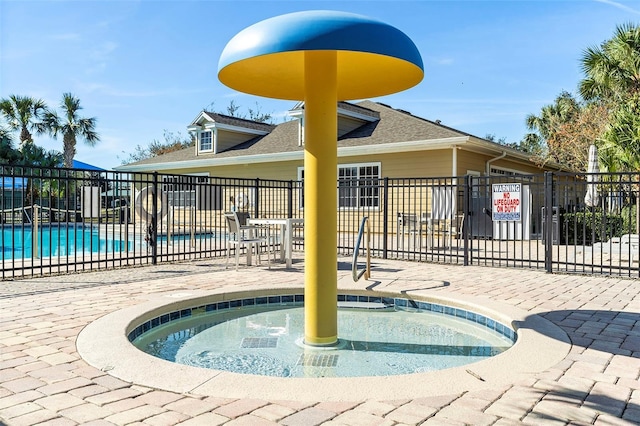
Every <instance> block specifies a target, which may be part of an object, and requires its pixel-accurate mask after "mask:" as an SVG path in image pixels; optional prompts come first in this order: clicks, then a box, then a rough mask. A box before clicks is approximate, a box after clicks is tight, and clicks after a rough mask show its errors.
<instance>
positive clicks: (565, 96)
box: [526, 91, 580, 140]
mask: <svg viewBox="0 0 640 426" xmlns="http://www.w3.org/2000/svg"><path fill="white" fill-rule="evenodd" d="M579 111H580V103H579V102H578V101H577V100H576V99H575V98H574V97H573V95H572V94H571V93H569V92H566V91H563V92H561V93H560V94H559V95H558V96H557V97H556V99H555V101H554V102H553V104H551V105H545V106H544V107H542V109H541V110H540V115H533V114H529V115H528V116H527V117H526V124H527V127H528V128H529V130H533V131H537V132H538V133H539V134H540V136H542V138H544V139H545V140H548V139H549V137H551V135H552V134H553V132H554V131H555V130H556V128H557V127H558V126H559V125H561V124H563V123H566V122H567V121H570V120H571V119H572V118H573V117H574V116H575V115H576V113H578V112H579Z"/></svg>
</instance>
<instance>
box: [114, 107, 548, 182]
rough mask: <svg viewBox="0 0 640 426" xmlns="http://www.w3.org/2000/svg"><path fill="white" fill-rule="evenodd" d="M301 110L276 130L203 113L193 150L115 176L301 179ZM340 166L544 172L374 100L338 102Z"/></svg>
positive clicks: (379, 173) (423, 173)
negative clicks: (151, 174) (149, 174)
mask: <svg viewBox="0 0 640 426" xmlns="http://www.w3.org/2000/svg"><path fill="white" fill-rule="evenodd" d="M303 111H304V105H303V104H302V103H298V104H297V105H296V106H295V107H294V108H293V109H292V110H291V111H290V116H291V118H292V120H290V121H286V122H284V123H281V124H279V125H270V124H265V123H258V122H254V121H250V120H244V119H239V118H236V117H229V116H225V115H222V114H216V113H211V112H206V111H202V112H201V113H200V114H199V115H198V116H197V117H196V119H195V120H194V121H193V122H192V123H191V124H190V125H189V126H188V130H189V131H190V132H192V133H193V134H194V135H195V136H196V147H195V148H186V149H183V150H180V151H176V152H171V153H168V154H165V155H162V156H158V157H154V158H148V159H145V160H142V161H139V162H135V163H130V164H127V165H123V166H119V167H118V168H117V170H120V171H131V172H135V171H140V172H149V171H158V172H162V173H177V174H191V175H204V176H225V177H238V178H261V179H282V180H291V179H293V180H298V179H300V178H301V177H302V169H303V156H304V114H303ZM338 166H339V168H340V169H345V168H349V169H357V170H356V173H357V175H358V176H361V175H362V174H363V173H366V174H372V175H374V176H376V177H401V178H409V177H430V176H462V175H466V174H471V175H478V176H480V175H489V174H511V173H540V172H542V171H543V169H541V168H540V167H538V166H536V165H535V164H533V163H532V162H531V161H530V156H529V155H528V154H526V153H523V152H520V151H518V150H515V149H511V148H508V147H505V146H503V145H500V144H497V143H494V142H491V141H488V140H486V139H482V138H479V137H476V136H473V135H470V134H468V133H465V132H462V131H459V130H456V129H453V128H451V127H447V126H445V125H443V124H442V123H440V122H439V121H436V122H433V121H430V120H426V119H424V118H421V117H417V116H415V115H412V114H411V113H409V112H407V111H403V110H399V109H394V108H391V107H390V106H388V105H384V104H381V103H377V102H372V101H361V102H358V103H347V102H340V103H339V105H338ZM550 167H551V169H554V168H553V166H547V169H549V168H550ZM555 169H557V168H555Z"/></svg>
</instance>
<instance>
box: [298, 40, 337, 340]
mask: <svg viewBox="0 0 640 426" xmlns="http://www.w3.org/2000/svg"><path fill="white" fill-rule="evenodd" d="M336 62H337V52H336V51H328V50H320V51H316V50H310V51H306V52H305V97H304V101H305V104H304V111H305V117H304V123H305V132H304V134H305V140H304V237H305V239H304V247H305V276H304V282H305V284H304V314H305V322H304V324H305V330H304V341H305V343H306V344H308V345H313V346H327V345H333V344H335V343H336V342H337V341H338V304H337V294H338V274H337V262H338V255H337V248H336V247H337V243H338V241H337V195H336V188H337V186H336V183H337V167H338V160H337V146H338V143H337V137H338V136H337V133H338V127H337V126H338V124H337V102H338V100H337V84H336V81H337V77H336V76H337V69H336Z"/></svg>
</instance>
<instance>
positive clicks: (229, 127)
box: [204, 121, 269, 136]
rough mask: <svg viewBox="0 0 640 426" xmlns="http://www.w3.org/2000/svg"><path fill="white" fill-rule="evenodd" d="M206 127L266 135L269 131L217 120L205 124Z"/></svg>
mask: <svg viewBox="0 0 640 426" xmlns="http://www.w3.org/2000/svg"><path fill="white" fill-rule="evenodd" d="M204 127H205V129H218V130H226V131H228V132H234V133H244V134H250V135H259V136H262V135H266V134H268V133H269V132H268V131H266V130H258V129H250V128H248V127H242V126H232V125H230V124H223V123H218V122H215V121H213V122H210V123H207V124H205V125H204Z"/></svg>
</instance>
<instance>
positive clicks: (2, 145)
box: [0, 127, 20, 166]
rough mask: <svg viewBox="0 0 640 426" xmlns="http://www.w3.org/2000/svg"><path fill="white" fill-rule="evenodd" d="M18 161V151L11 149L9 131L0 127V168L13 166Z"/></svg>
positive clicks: (11, 143)
mask: <svg viewBox="0 0 640 426" xmlns="http://www.w3.org/2000/svg"><path fill="white" fill-rule="evenodd" d="M19 159H20V151H18V150H16V149H15V148H14V147H13V138H12V136H11V131H10V130H9V129H7V128H5V127H0V166H3V165H8V166H11V165H14V164H16V163H17V162H18V160H19Z"/></svg>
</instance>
